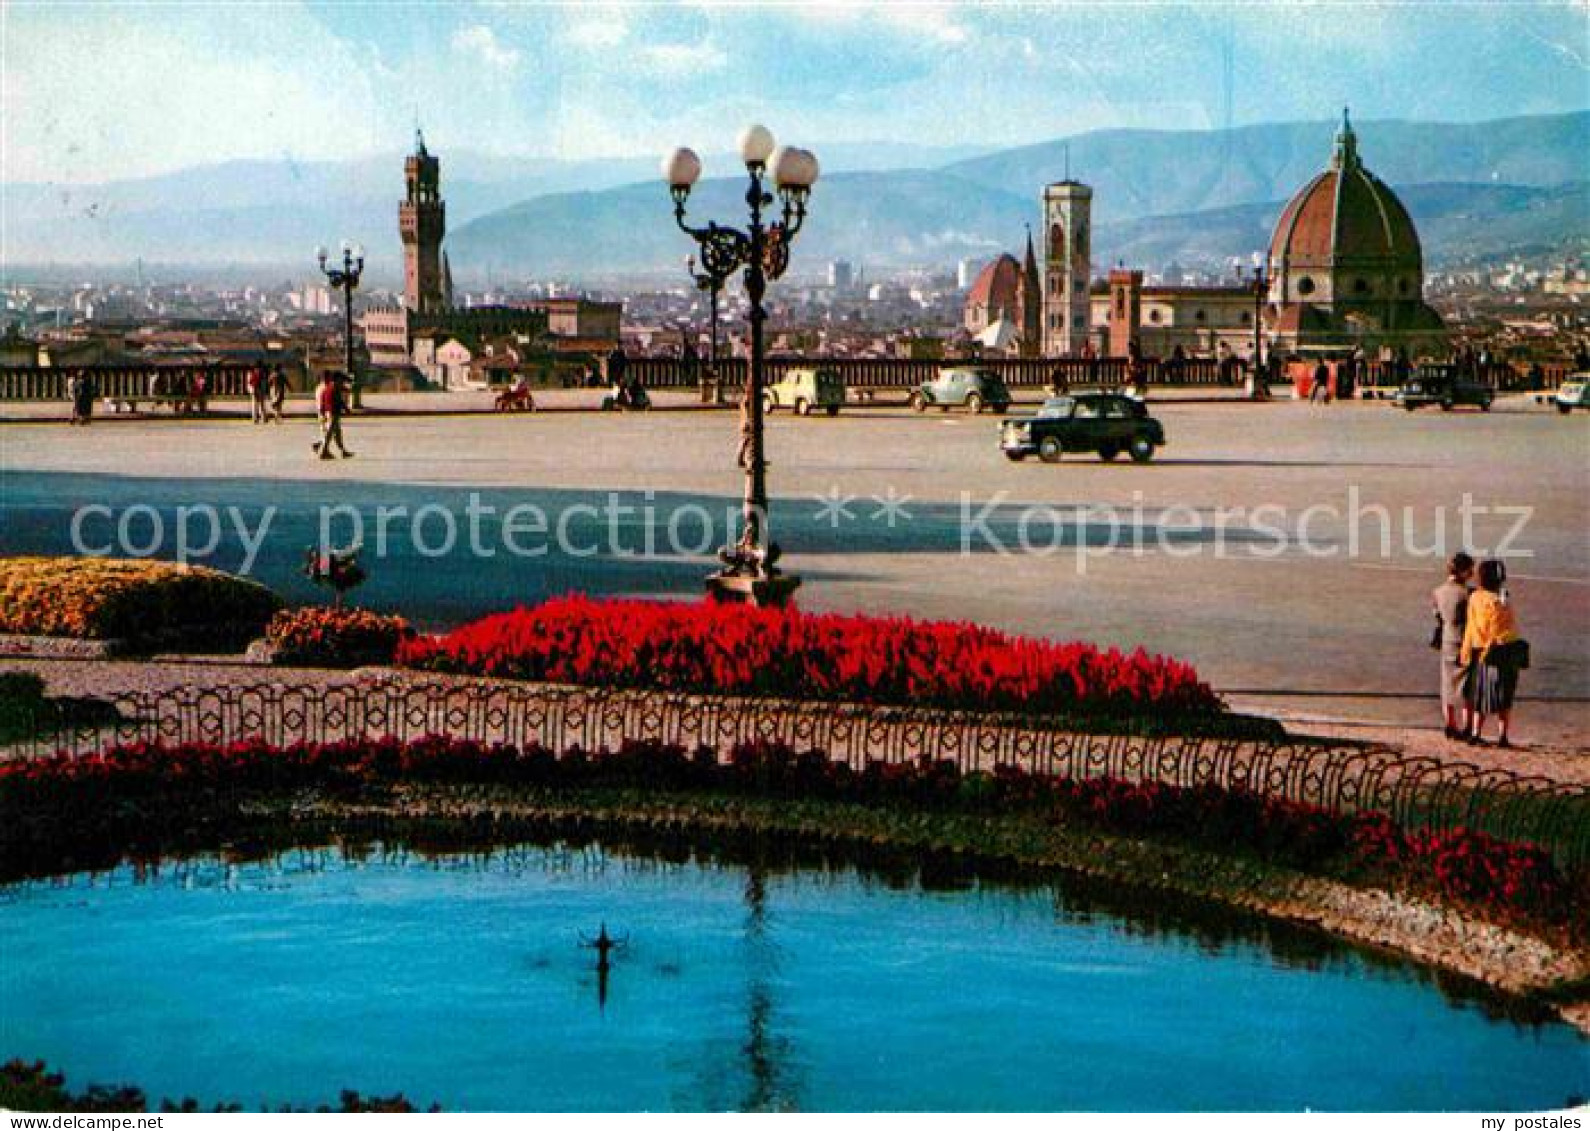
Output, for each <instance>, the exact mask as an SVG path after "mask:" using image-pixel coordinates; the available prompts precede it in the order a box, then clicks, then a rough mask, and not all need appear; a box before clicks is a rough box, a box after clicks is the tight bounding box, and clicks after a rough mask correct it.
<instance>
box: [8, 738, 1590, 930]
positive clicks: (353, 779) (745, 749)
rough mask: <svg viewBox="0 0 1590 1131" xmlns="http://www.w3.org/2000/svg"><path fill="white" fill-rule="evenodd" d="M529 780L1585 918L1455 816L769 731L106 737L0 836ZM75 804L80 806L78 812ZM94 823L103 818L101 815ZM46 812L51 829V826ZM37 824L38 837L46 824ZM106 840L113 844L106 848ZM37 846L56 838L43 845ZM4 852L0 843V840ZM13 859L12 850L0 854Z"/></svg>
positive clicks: (36, 762)
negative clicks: (1131, 849) (1191, 849)
mask: <svg viewBox="0 0 1590 1131" xmlns="http://www.w3.org/2000/svg"><path fill="white" fill-rule="evenodd" d="M425 782H432V783H465V784H495V785H506V786H519V787H536V788H554V789H555V788H584V787H616V788H623V789H634V790H638V791H640V792H642V793H646V794H654V793H656V792H658V791H666V790H708V791H721V792H726V793H735V794H745V795H750V796H756V797H774V798H826V799H831V800H837V801H847V802H856V803H862V804H869V805H878V806H886V807H889V808H898V809H900V810H901V811H903V812H905V813H906V814H909V813H911V812H912V811H916V812H922V811H929V810H942V811H949V812H963V813H964V812H972V813H1000V814H1007V813H1011V812H1014V811H1026V812H1037V813H1047V814H1050V815H1052V816H1053V817H1054V819H1056V820H1057V821H1062V822H1065V823H1068V824H1079V825H1084V826H1090V827H1094V828H1099V829H1102V830H1105V831H1108V832H1112V833H1116V834H1119V835H1122V836H1127V837H1164V838H1167V839H1172V840H1175V841H1180V842H1183V843H1192V844H1197V845H1203V846H1207V847H1209V848H1212V849H1214V850H1216V851H1220V852H1230V851H1233V850H1237V851H1242V852H1248V853H1251V854H1252V855H1254V856H1256V857H1258V858H1260V859H1263V860H1266V861H1272V862H1276V863H1280V864H1285V865H1288V866H1293V867H1298V868H1301V869H1303V870H1305V871H1309V872H1315V873H1324V874H1341V875H1348V876H1356V877H1357V878H1359V879H1369V880H1371V881H1373V882H1377V883H1379V882H1384V883H1393V884H1405V885H1407V886H1409V887H1412V888H1414V889H1417V890H1422V891H1427V892H1430V893H1433V894H1434V895H1436V896H1438V897H1439V898H1441V899H1444V900H1447V901H1450V902H1455V903H1462V904H1467V905H1470V906H1474V907H1478V908H1481V909H1483V910H1484V911H1485V912H1486V913H1488V914H1489V915H1492V916H1495V917H1500V918H1504V919H1506V918H1509V917H1512V916H1515V915H1523V916H1526V917H1535V918H1539V919H1544V920H1547V921H1550V922H1555V923H1564V922H1566V923H1568V924H1570V925H1572V924H1574V923H1575V922H1578V923H1581V924H1582V923H1583V922H1584V913H1583V908H1584V906H1585V893H1586V891H1587V890H1590V889H1587V888H1586V887H1585V881H1584V875H1583V870H1582V869H1581V870H1579V872H1577V873H1569V874H1564V872H1563V871H1562V870H1560V869H1559V868H1558V866H1557V864H1556V863H1555V861H1554V860H1553V859H1552V857H1551V855H1550V853H1548V852H1547V851H1545V850H1544V849H1542V848H1540V847H1539V846H1537V845H1533V844H1527V843H1520V842H1516V841H1504V840H1499V839H1497V838H1495V837H1492V836H1489V835H1487V834H1485V833H1482V832H1478V831H1476V830H1472V829H1465V828H1458V829H1451V830H1446V831H1428V830H1421V831H1415V832H1406V831H1404V830H1402V829H1400V828H1399V827H1398V826H1397V825H1396V824H1395V822H1393V821H1392V819H1391V818H1390V817H1389V816H1387V815H1386V814H1384V813H1359V814H1346V813H1338V812H1334V811H1332V810H1328V809H1324V808H1321V807H1319V806H1315V805H1309V804H1305V803H1303V802H1298V801H1291V800H1288V799H1285V798H1278V797H1268V796H1264V795H1260V794H1256V793H1251V792H1248V791H1246V790H1234V789H1222V788H1220V787H1217V786H1212V785H1203V786H1178V785H1168V784H1164V783H1160V782H1141V781H1125V780H1121V779H1116V778H1082V779H1068V778H1056V777H1052V776H1048V775H1043V774H1035V773H1031V772H1029V771H1027V770H1023V769H1020V768H1018V767H1015V766H1009V765H1002V766H999V767H997V768H996V769H995V770H994V771H993V772H992V773H987V772H981V771H978V772H973V773H963V772H962V771H960V770H959V769H958V768H957V767H956V765H955V764H954V763H953V762H947V761H944V762H933V761H928V760H922V761H918V762H893V763H883V762H871V763H868V764H867V765H866V766H865V767H864V768H862V769H860V770H857V769H855V768H853V767H851V766H850V765H848V764H846V763H844V762H839V761H835V760H833V759H831V758H829V757H828V756H827V755H826V754H824V753H823V752H821V751H818V750H808V751H797V750H795V749H794V748H792V747H789V746H785V745H783V744H780V743H776V742H766V741H754V742H744V743H740V744H737V745H736V746H734V747H733V748H732V749H731V750H730V751H729V752H728V757H727V759H726V760H720V759H719V758H718V756H717V753H716V752H715V751H714V750H712V749H710V748H701V749H697V750H687V749H685V748H684V747H681V746H677V745H669V744H666V743H662V742H657V741H652V740H647V741H630V742H625V743H624V744H623V745H622V746H620V747H619V748H618V749H616V750H608V749H606V748H604V749H601V750H597V751H594V752H592V751H587V750H584V749H581V748H580V747H577V746H576V747H569V748H567V749H564V750H562V751H561V752H557V751H552V750H549V749H547V748H545V747H542V746H539V745H535V744H531V745H528V746H524V747H519V746H512V745H503V744H487V743H481V742H475V741H470V740H462V739H453V738H447V737H443V736H436V735H432V736H427V737H423V738H418V739H414V740H411V741H407V742H404V741H399V740H398V739H395V738H380V739H369V740H359V741H346V742H333V743H318V744H317V743H294V744H292V745H290V746H272V745H269V744H267V743H265V742H263V741H259V740H248V741H241V742H234V743H231V744H228V745H225V746H218V745H214V744H205V743H185V744H179V745H164V744H160V743H134V744H129V745H121V746H112V747H108V748H106V749H105V750H103V751H101V752H99V753H97V754H94V755H89V756H76V755H70V754H64V753H63V754H59V755H56V756H54V757H51V758H41V759H31V760H16V761H11V762H0V845H3V844H4V835H3V831H4V830H6V829H8V828H16V827H20V824H21V818H23V817H24V816H27V815H32V816H41V817H44V818H46V823H49V820H50V819H52V818H53V819H55V820H56V821H58V822H59V826H66V827H70V828H72V829H73V830H74V831H73V832H72V834H71V838H70V845H69V851H73V852H75V851H81V850H83V849H84V848H91V847H93V836H94V835H95V834H94V833H93V832H92V831H91V830H93V829H96V828H100V827H101V822H98V821H96V820H95V819H94V817H93V816H92V814H93V813H95V812H96V811H98V812H102V813H104V812H114V813H123V814H125V813H129V812H130V813H140V810H139V809H138V806H137V804H136V803H137V802H138V801H139V800H146V801H149V802H150V803H151V804H150V805H149V806H148V807H147V808H146V809H144V810H142V812H141V815H140V816H138V819H137V823H138V827H139V828H140V830H145V831H146V830H147V828H148V827H149V825H150V824H151V823H152V822H153V821H154V820H155V819H157V818H155V817H154V816H153V815H154V814H158V815H159V816H158V819H163V820H169V821H172V822H176V823H177V824H179V825H181V826H183V827H188V825H190V824H191V818H192V817H193V814H192V813H190V812H186V811H185V810H184V807H183V805H182V804H181V802H182V801H183V799H184V798H191V799H195V800H196V801H197V802H199V803H201V804H202V803H205V802H207V801H208V800H213V798H215V797H217V796H231V797H234V798H235V797H238V796H239V795H241V794H243V793H246V792H248V791H262V792H263V791H282V790H297V789H316V790H339V789H355V790H357V789H359V788H362V787H367V786H381V785H392V784H397V783H425ZM85 814H87V816H85ZM104 824H105V826H106V827H108V826H109V824H110V822H105V823H104ZM59 826H57V827H59ZM52 835H54V834H52ZM111 847H115V846H111ZM47 851H62V850H60V849H54V850H47ZM0 855H3V854H0ZM14 855H15V856H16V859H15V860H13V863H14V864H15V863H20V862H21V860H22V857H23V855H25V854H24V853H15V854H14Z"/></svg>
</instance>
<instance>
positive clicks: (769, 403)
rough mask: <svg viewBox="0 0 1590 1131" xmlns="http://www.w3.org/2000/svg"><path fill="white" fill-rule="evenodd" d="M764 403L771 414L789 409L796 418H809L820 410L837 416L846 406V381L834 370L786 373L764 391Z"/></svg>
mask: <svg viewBox="0 0 1590 1131" xmlns="http://www.w3.org/2000/svg"><path fill="white" fill-rule="evenodd" d="M762 403H763V406H764V407H765V408H766V409H767V411H768V412H772V411H773V410H774V409H780V408H789V409H794V410H795V415H797V416H806V415H808V414H809V413H811V412H812V411H813V410H814V409H819V408H820V409H822V410H823V411H824V412H826V413H827V414H828V415H829V416H838V415H839V409H840V406H842V405H843V404H844V403H845V379H844V378H843V377H841V376H840V375H839V371H838V370H835V369H789V370H785V372H784V376H783V377H781V378H780V379H779V380H778V382H777V383H775V384H772V385H769V386H768V387H767V388H766V389H764V390H763V391H762Z"/></svg>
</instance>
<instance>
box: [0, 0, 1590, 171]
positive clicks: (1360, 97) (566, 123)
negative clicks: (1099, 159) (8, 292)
mask: <svg viewBox="0 0 1590 1131" xmlns="http://www.w3.org/2000/svg"><path fill="white" fill-rule="evenodd" d="M1462 7H1463V9H1464V10H1463V19H1461V20H1452V19H1450V18H1449V17H1450V14H1451V10H1452V8H1453V6H1452V5H1428V4H1379V5H1365V4H1361V3H1355V2H1352V0H1342V2H1335V3H1320V4H1311V5H1294V4H1285V3H1263V4H1242V5H1237V4H1229V5H1219V6H1214V7H1199V8H1193V7H1191V6H1186V5H1173V4H1152V5H1139V4H1099V3H1080V2H1079V3H1061V4H1048V5H1005V4H984V5H970V4H897V5H860V4H848V3H823V4H800V5H761V6H752V5H741V4H717V3H677V4H640V3H625V4H611V5H583V6H575V5H563V4H529V3H527V4H515V3H502V2H492V3H450V4H443V5H435V6H428V7H419V6H415V5H410V4H405V3H397V4H336V3H300V2H277V0H272V2H266V3H243V4H233V5H220V4H204V5H177V4H146V5H138V6H133V5H130V4H125V3H92V2H90V3H75V4H73V3H69V4H54V5H43V4H33V3H26V2H23V3H16V4H12V5H9V6H8V7H7V8H6V9H5V11H4V14H3V15H0V27H3V32H4V47H3V53H4V57H5V59H4V61H5V63H6V66H5V68H4V96H5V100H6V102H7V104H8V106H9V107H11V108H12V111H13V112H12V113H11V114H9V115H8V124H7V126H6V127H5V133H6V136H5V138H4V148H3V153H0V158H3V160H0V165H3V169H0V174H3V179H4V181H5V182H7V183H25V182H60V183H93V182H96V181H104V180H112V179H117V178H130V177H141V176H153V175H158V174H160V173H163V172H169V171H173V170H176V169H180V168H185V167H189V166H193V165H198V164H204V163H208V162H214V161H225V160H235V159H276V158H280V159H282V160H283V161H284V162H289V163H290V162H293V161H324V160H330V159H336V158H360V157H367V156H372V155H375V154H379V153H388V152H391V151H393V149H394V148H395V141H396V139H398V138H403V137H407V136H409V135H410V134H411V132H412V129H413V126H414V125H415V123H416V121H419V122H422V123H423V124H424V126H425V128H426V129H427V131H428V132H431V133H433V134H435V135H437V136H445V137H446V138H447V139H448V146H449V148H451V149H454V150H477V151H480V152H482V153H486V154H494V155H500V156H505V157H542V158H560V159H566V160H580V159H599V158H604V157H613V156H620V155H622V156H637V155H647V154H652V153H655V152H658V151H660V150H662V149H664V148H667V147H669V146H671V145H673V144H677V143H679V142H682V141H685V142H690V143H692V144H695V145H697V146H698V147H699V148H701V149H703V150H704V151H721V150H723V149H725V148H727V147H728V146H729V144H730V143H731V142H732V139H733V134H734V131H735V130H736V129H737V128H738V126H739V125H741V124H743V123H744V122H745V121H747V120H750V119H753V118H755V119H764V120H766V121H767V122H768V123H769V124H770V125H773V126H774V127H775V129H776V130H777V132H779V133H780V134H781V135H783V136H787V137H789V138H791V139H792V140H800V141H805V142H808V143H817V142H827V143H830V144H839V143H851V144H855V143H867V142H891V143H897V144H901V143H903V144H914V145H920V146H924V147H930V146H978V145H981V146H988V147H1006V146H1013V145H1020V144H1025V143H1036V142H1040V141H1045V140H1049V139H1052V138H1056V137H1061V136H1064V135H1067V134H1073V133H1080V132H1086V131H1089V130H1095V129H1108V128H1123V127H1124V128H1159V129H1168V130H1186V129H1211V128H1220V127H1222V126H1225V125H1228V124H1229V125H1235V126H1242V125H1249V124H1258V123H1261V122H1273V121H1288V120H1317V119H1320V118H1322V117H1324V116H1326V115H1327V114H1329V113H1332V112H1334V111H1335V110H1336V109H1337V108H1338V107H1339V106H1341V105H1343V104H1351V105H1352V106H1353V110H1354V116H1355V117H1356V118H1359V119H1360V120H1370V119H1374V118H1379V117H1397V118H1409V119H1424V120H1438V121H1471V120H1483V119H1490V118H1502V117H1509V116H1512V115H1521V114H1533V113H1552V112H1562V111H1571V110H1578V109H1582V108H1584V107H1585V106H1586V105H1587V104H1590V97H1587V93H1586V92H1587V69H1586V68H1587V60H1586V56H1585V51H1584V27H1585V22H1584V21H1585V9H1584V5H1583V4H1580V3H1541V2H1530V3H1521V4H1489V5H1462ZM1499 43H1500V44H1504V45H1505V48H1504V49H1501V50H1499V49H1498V44H1499ZM616 56H621V62H622V65H621V66H620V65H615V57H616ZM113 57H119V58H121V59H122V60H124V61H126V62H128V63H129V64H130V65H127V66H121V67H101V68H97V69H93V68H84V67H83V66H82V61H83V60H84V59H94V58H113Z"/></svg>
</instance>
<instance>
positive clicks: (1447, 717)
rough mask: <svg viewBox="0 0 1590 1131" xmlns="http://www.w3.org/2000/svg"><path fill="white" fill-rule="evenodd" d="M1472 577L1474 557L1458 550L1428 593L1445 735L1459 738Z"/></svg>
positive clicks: (1464, 713) (1463, 731) (1464, 711)
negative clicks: (1432, 612) (1443, 576)
mask: <svg viewBox="0 0 1590 1131" xmlns="http://www.w3.org/2000/svg"><path fill="white" fill-rule="evenodd" d="M1473 576H1474V559H1473V558H1471V557H1469V555H1467V554H1465V553H1462V552H1461V551H1459V552H1458V553H1456V554H1453V555H1452V557H1451V558H1450V559H1449V560H1448V561H1447V564H1446V580H1445V581H1443V582H1442V583H1441V584H1440V585H1437V586H1436V587H1435V589H1434V590H1433V591H1431V593H1430V604H1431V606H1432V607H1433V608H1434V609H1435V632H1434V634H1433V635H1432V636H1431V638H1430V647H1431V648H1434V649H1435V650H1436V651H1437V652H1438V653H1440V657H1441V716H1442V719H1443V720H1444V721H1445V723H1446V736H1447V737H1448V738H1452V739H1462V738H1463V737H1464V736H1465V735H1467V734H1468V729H1469V716H1468V704H1467V702H1465V700H1464V697H1463V679H1464V675H1465V674H1466V673H1465V672H1464V668H1463V664H1462V662H1461V659H1460V655H1461V652H1462V649H1463V630H1464V627H1465V626H1466V624H1467V621H1468V608H1469V581H1470V579H1471V578H1472V577H1473Z"/></svg>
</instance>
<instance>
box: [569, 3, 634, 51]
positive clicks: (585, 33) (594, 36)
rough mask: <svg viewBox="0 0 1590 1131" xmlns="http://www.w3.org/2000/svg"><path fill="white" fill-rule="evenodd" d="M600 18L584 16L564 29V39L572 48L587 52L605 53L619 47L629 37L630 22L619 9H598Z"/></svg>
mask: <svg viewBox="0 0 1590 1131" xmlns="http://www.w3.org/2000/svg"><path fill="white" fill-rule="evenodd" d="M596 11H598V12H600V13H601V14H600V16H589V15H587V16H582V18H580V19H577V20H574V21H573V22H571V23H570V24H569V25H568V26H567V27H565V28H564V29H563V35H562V38H563V40H564V42H566V43H568V44H569V45H570V46H571V47H577V48H580V49H581V50H585V51H604V50H608V49H610V48H614V47H617V46H618V45H619V44H620V43H623V42H624V39H625V38H626V37H627V36H628V35H629V21H628V20H626V19H625V18H624V13H623V11H622V10H621V9H617V8H598V9H596Z"/></svg>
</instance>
